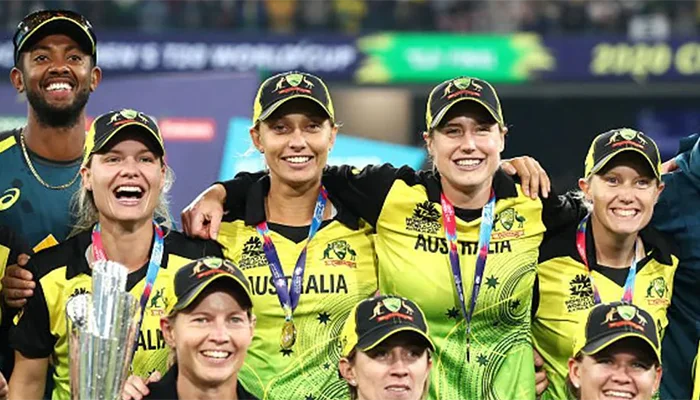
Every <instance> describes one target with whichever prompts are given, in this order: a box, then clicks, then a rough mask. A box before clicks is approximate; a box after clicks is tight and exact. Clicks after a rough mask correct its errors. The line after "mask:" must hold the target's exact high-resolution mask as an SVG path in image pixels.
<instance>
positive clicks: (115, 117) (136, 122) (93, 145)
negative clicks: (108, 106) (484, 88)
mask: <svg viewBox="0 0 700 400" xmlns="http://www.w3.org/2000/svg"><path fill="white" fill-rule="evenodd" d="M126 127H136V128H138V129H137V130H136V131H137V132H142V133H143V134H144V135H145V136H146V137H147V138H148V139H150V140H151V141H152V142H153V143H154V144H155V151H156V153H157V154H158V155H159V156H164V155H165V145H164V143H163V136H161V134H160V129H159V128H158V124H157V123H156V120H155V119H154V118H153V117H151V116H148V115H146V114H144V113H142V112H140V111H136V110H132V109H122V110H118V111H110V112H108V113H106V114H102V115H100V116H99V117H97V118H95V120H94V121H93V122H92V126H91V127H90V131H88V134H87V138H86V140H85V157H84V159H83V164H84V163H86V162H87V160H88V159H89V158H90V156H91V155H93V154H95V153H98V152H99V151H100V150H101V149H102V148H103V147H104V146H105V145H106V144H107V143H108V142H109V141H110V140H112V139H113V138H114V137H115V136H116V135H117V134H118V133H119V132H123V130H124V128H126Z"/></svg>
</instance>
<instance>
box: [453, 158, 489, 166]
mask: <svg viewBox="0 0 700 400" xmlns="http://www.w3.org/2000/svg"><path fill="white" fill-rule="evenodd" d="M481 161H483V160H477V159H473V158H469V159H462V160H457V161H455V162H456V163H457V165H459V166H462V167H473V166H475V165H479V164H481Z"/></svg>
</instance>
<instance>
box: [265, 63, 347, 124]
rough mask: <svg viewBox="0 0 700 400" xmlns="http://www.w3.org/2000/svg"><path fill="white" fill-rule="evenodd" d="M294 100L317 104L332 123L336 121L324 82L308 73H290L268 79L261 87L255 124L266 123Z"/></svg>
mask: <svg viewBox="0 0 700 400" xmlns="http://www.w3.org/2000/svg"><path fill="white" fill-rule="evenodd" d="M292 99H308V100H311V101H313V102H315V103H316V104H318V105H319V106H321V108H322V109H323V111H324V112H325V113H326V114H328V117H329V118H330V119H331V121H335V112H334V111H333V102H332V101H331V95H330V93H329V92H328V87H327V86H326V84H325V83H324V82H323V80H321V78H319V77H317V76H315V75H311V74H308V73H306V72H299V71H289V72H284V73H281V74H277V75H275V76H272V77H270V78H267V79H266V80H265V81H264V82H263V83H262V85H260V88H259V89H258V94H257V95H256V96H255V103H254V104H253V122H254V123H257V122H258V121H264V120H265V119H267V117H269V116H270V114H272V113H273V112H275V110H277V108H279V106H281V105H282V104H284V103H286V102H288V101H289V100H292Z"/></svg>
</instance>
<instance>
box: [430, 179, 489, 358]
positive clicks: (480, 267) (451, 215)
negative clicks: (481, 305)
mask: <svg viewBox="0 0 700 400" xmlns="http://www.w3.org/2000/svg"><path fill="white" fill-rule="evenodd" d="M440 202H441V203H442V221H443V224H444V225H445V238H446V239H447V243H449V247H450V266H451V267H452V277H453V278H454V284H455V288H456V289H457V296H459V305H460V306H461V308H462V316H463V317H464V320H465V321H466V325H467V362H469V348H470V336H471V322H472V315H473V314H474V308H475V307H476V298H477V297H478V296H479V290H480V289H481V279H482V277H483V276H484V269H485V267H486V258H487V257H488V254H489V243H490V242H491V230H492V229H493V210H494V208H495V206H496V193H495V192H494V191H493V189H491V195H490V196H489V201H488V202H487V203H486V205H485V206H484V208H483V209H482V210H481V226H480V228H479V244H478V249H479V252H478V254H477V256H476V268H475V270H474V284H473V285H472V297H471V301H470V302H469V310H467V308H466V304H465V301H464V288H463V283H462V270H461V268H460V263H459V253H458V251H457V223H456V221H455V209H454V206H452V203H451V202H450V200H448V199H447V197H445V194H444V193H442V194H441V195H440Z"/></svg>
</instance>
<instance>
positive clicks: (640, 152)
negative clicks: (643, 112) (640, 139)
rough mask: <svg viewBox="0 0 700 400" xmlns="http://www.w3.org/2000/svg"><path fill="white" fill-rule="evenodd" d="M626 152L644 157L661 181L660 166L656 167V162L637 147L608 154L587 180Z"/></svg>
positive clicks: (595, 166)
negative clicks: (632, 152)
mask: <svg viewBox="0 0 700 400" xmlns="http://www.w3.org/2000/svg"><path fill="white" fill-rule="evenodd" d="M626 151H634V152H636V153H639V154H640V155H641V156H642V157H644V160H645V161H646V162H647V163H648V164H649V166H650V167H651V170H652V171H653V172H654V176H655V177H656V179H659V180H661V171H660V170H659V168H658V165H654V162H653V161H651V159H650V158H649V156H648V155H647V154H646V153H644V152H643V151H642V150H641V149H638V148H636V147H623V148H621V149H617V150H615V151H614V152H612V153H610V154H608V155H607V156H605V157H604V158H603V159H602V160H600V161H598V163H597V164H595V165H594V166H593V168H591V170H590V171H589V172H588V175H586V178H588V177H591V176H593V174H595V173H597V172H598V171H600V170H601V169H603V167H605V166H606V165H607V164H608V163H609V162H610V161H611V160H612V159H613V158H615V157H616V156H618V155H620V154H621V153H624V152H626Z"/></svg>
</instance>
